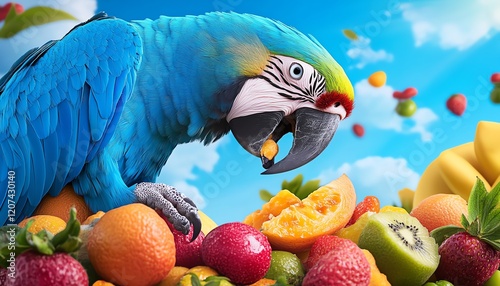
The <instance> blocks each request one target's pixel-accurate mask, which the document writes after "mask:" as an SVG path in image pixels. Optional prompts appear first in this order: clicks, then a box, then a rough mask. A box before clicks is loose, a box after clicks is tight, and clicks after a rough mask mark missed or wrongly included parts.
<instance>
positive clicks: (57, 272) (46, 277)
mask: <svg viewBox="0 0 500 286" xmlns="http://www.w3.org/2000/svg"><path fill="white" fill-rule="evenodd" d="M88 284H89V279H88V276H87V272H86V271H85V268H83V266H82V265H81V264H80V262H78V261H77V260H76V259H74V258H73V257H71V256H70V255H69V254H67V253H63V252H56V253H54V254H53V255H44V254H39V253H36V252H34V251H26V252H23V253H22V254H21V255H19V256H17V257H16V272H15V278H12V277H11V276H8V277H7V283H6V284H5V285H37V286H53V285H67V286H72V285H73V286H81V285H88Z"/></svg>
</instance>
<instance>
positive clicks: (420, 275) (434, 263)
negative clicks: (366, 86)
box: [358, 212, 439, 286]
mask: <svg viewBox="0 0 500 286" xmlns="http://www.w3.org/2000/svg"><path fill="white" fill-rule="evenodd" d="M358 245H359V247H361V248H363V249H367V250H368V251H370V252H371V253H372V254H373V257H375V260H376V261H377V266H378V268H379V269H380V272H382V273H384V274H385V275H386V276H387V279H388V280H389V282H390V283H391V285H406V286H420V285H422V284H424V283H425V282H426V281H427V280H428V279H429V278H430V277H431V275H432V274H433V273H434V271H435V270H436V269H437V267H438V264H439V254H438V244H437V243H436V241H435V240H434V238H433V237H431V236H430V235H429V232H428V231H427V229H426V228H425V227H424V226H422V224H421V223H420V222H419V221H418V219H416V218H414V217H412V216H411V215H409V214H407V213H397V212H380V213H377V214H374V215H371V216H370V218H369V220H368V223H367V224H366V226H365V228H364V229H363V231H362V232H361V235H360V236H359V241H358Z"/></svg>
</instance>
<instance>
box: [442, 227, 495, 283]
mask: <svg viewBox="0 0 500 286" xmlns="http://www.w3.org/2000/svg"><path fill="white" fill-rule="evenodd" d="M499 253H500V252H498V251H496V250H495V249H494V248H493V247H491V246H490V245H488V244H487V243H486V242H484V241H481V240H480V239H478V238H477V237H475V236H472V235H470V234H469V233H467V232H458V233H455V234H453V235H452V236H450V237H449V238H448V239H446V240H445V241H444V242H443V244H441V246H440V247H439V255H441V263H440V264H439V266H438V268H437V270H436V277H439V278H443V277H455V279H450V281H451V282H453V283H456V284H459V285H462V284H464V285H483V284H484V282H486V280H488V279H489V278H490V277H491V276H492V275H493V273H494V272H495V270H497V269H498V267H499V266H500V254H499ZM457 277H458V278H457ZM448 279H449V278H448ZM458 279H460V280H458Z"/></svg>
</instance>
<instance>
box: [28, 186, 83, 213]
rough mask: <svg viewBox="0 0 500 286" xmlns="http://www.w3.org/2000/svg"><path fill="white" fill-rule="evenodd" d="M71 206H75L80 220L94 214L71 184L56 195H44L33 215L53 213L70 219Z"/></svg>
mask: <svg viewBox="0 0 500 286" xmlns="http://www.w3.org/2000/svg"><path fill="white" fill-rule="evenodd" d="M71 207H75V209H76V218H77V219H78V221H80V222H82V221H84V220H85V219H86V218H87V217H88V216H90V215H91V214H92V211H91V210H90V209H89V207H88V206H87V204H86V203H85V201H84V199H83V197H82V196H80V195H78V194H76V193H75V191H74V190H73V186H72V185H71V184H69V185H66V187H64V188H63V189H62V190H61V192H60V193H59V195H57V196H56V197H52V196H50V195H46V196H45V197H43V199H42V201H41V202H40V204H39V205H38V206H37V208H36V209H35V212H34V214H33V215H42V214H43V215H53V216H57V217H60V218H62V219H63V220H64V221H68V219H69V210H70V209H71Z"/></svg>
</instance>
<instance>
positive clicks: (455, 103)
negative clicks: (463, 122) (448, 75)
mask: <svg viewBox="0 0 500 286" xmlns="http://www.w3.org/2000/svg"><path fill="white" fill-rule="evenodd" d="M446 107H447V108H448V109H449V110H450V111H451V112H452V113H453V114H455V115H458V116H461V115H462V114H463V113H464V111H465V108H466V107H467V98H466V97H465V96H464V95H463V94H460V93H457V94H453V95H452V96H450V97H449V98H448V100H447V101H446Z"/></svg>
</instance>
